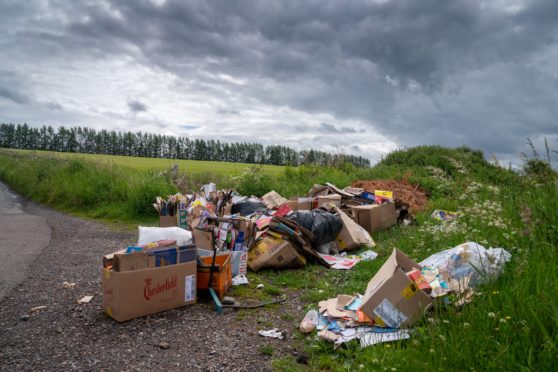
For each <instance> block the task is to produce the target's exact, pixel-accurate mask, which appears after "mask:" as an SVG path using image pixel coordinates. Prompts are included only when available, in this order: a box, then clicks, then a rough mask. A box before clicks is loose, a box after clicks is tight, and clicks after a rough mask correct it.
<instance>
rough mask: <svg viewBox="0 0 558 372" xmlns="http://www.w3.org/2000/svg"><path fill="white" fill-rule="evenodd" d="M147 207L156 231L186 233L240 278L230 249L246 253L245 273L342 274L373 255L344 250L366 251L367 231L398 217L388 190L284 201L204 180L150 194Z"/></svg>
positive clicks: (330, 190)
mask: <svg viewBox="0 0 558 372" xmlns="http://www.w3.org/2000/svg"><path fill="white" fill-rule="evenodd" d="M154 207H155V209H156V210H157V212H158V213H159V215H160V226H178V227H180V228H183V229H186V230H188V231H191V232H192V237H193V243H194V244H195V245H196V246H197V248H198V249H205V250H209V251H211V250H214V249H216V250H217V251H219V252H230V253H231V254H232V256H233V258H232V263H233V276H235V275H238V274H244V272H241V271H242V270H240V267H241V266H242V265H243V262H242V260H243V259H244V255H243V254H241V253H235V252H246V259H247V267H248V268H249V269H250V270H252V271H259V270H262V269H268V268H272V269H286V268H297V267H302V266H305V265H306V264H307V262H308V261H309V260H312V261H315V262H319V263H321V264H323V265H325V266H327V267H332V268H336V269H349V268H351V267H353V266H354V265H355V264H356V263H357V262H358V261H360V260H366V259H373V258H374V257H375V253H374V252H373V251H369V252H365V253H364V254H361V255H358V256H350V255H347V253H346V251H350V250H352V249H357V248H361V247H363V246H366V247H374V246H375V243H374V240H373V239H372V237H371V236H370V232H375V231H379V230H382V229H385V228H388V227H390V226H392V225H394V224H396V223H397V220H398V215H397V209H396V207H395V203H394V201H393V195H392V193H391V192H390V191H383V190H375V193H371V192H365V191H364V190H362V189H359V188H354V187H348V188H345V189H339V188H337V187H336V186H335V185H332V184H329V183H327V184H326V185H314V187H312V189H311V190H309V192H308V193H307V195H305V196H301V197H296V198H291V199H288V200H287V199H285V198H283V197H282V196H281V195H279V194H278V193H277V192H275V191H270V192H269V193H267V194H266V195H264V196H263V197H261V198H257V197H254V196H242V195H238V194H237V193H236V192H234V191H233V190H217V187H216V185H215V184H213V183H211V184H208V185H204V186H203V188H202V189H201V190H200V192H199V193H193V194H191V195H180V194H177V195H171V196H169V197H168V198H167V200H164V199H163V198H161V197H157V202H156V203H155V204H154Z"/></svg>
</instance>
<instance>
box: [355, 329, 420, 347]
mask: <svg viewBox="0 0 558 372" xmlns="http://www.w3.org/2000/svg"><path fill="white" fill-rule="evenodd" d="M409 337H411V334H410V332H409V330H408V329H400V330H398V331H396V332H383V333H377V332H368V333H366V334H364V335H362V336H360V337H359V339H360V347H362V348H364V347H368V346H372V345H376V344H380V343H383V342H390V341H397V340H405V339H408V338H409Z"/></svg>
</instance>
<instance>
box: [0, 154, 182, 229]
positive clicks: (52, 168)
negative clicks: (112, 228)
mask: <svg viewBox="0 0 558 372" xmlns="http://www.w3.org/2000/svg"><path fill="white" fill-rule="evenodd" d="M0 179H2V180H3V181H4V182H6V183H7V184H8V185H10V186H11V187H12V188H13V189H14V190H16V191H17V192H18V193H20V194H22V195H25V196H27V197H29V198H31V199H34V200H37V201H39V202H42V203H45V204H48V205H51V206H53V207H56V208H59V209H62V210H65V211H69V212H74V213H77V214H79V215H83V216H89V217H94V218H102V219H106V220H119V221H129V222H135V221H138V220H142V219H146V218H147V219H149V218H151V219H154V218H155V214H154V212H153V206H152V203H153V199H154V197H155V196H156V195H166V194H169V193H174V192H176V188H175V187H174V186H173V185H171V184H170V183H169V181H168V180H167V179H166V178H165V177H164V176H161V175H159V174H157V173H154V172H147V171H144V172H136V173H132V174H130V173H129V172H125V171H124V170H123V169H122V168H121V167H118V166H115V165H113V164H110V163H104V162H97V163H94V162H88V161H84V160H80V159H69V160H65V159H57V158H47V157H35V156H28V155H10V156H6V155H3V154H0Z"/></svg>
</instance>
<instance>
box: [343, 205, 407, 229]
mask: <svg viewBox="0 0 558 372" xmlns="http://www.w3.org/2000/svg"><path fill="white" fill-rule="evenodd" d="M351 209H352V211H353V213H354V215H355V221H356V222H357V223H358V224H359V225H360V226H362V227H364V228H365V229H366V231H371V232H376V231H380V230H383V229H387V228H388V227H390V226H393V225H395V224H396V223H397V213H396V210H395V203H384V204H370V205H360V206H351Z"/></svg>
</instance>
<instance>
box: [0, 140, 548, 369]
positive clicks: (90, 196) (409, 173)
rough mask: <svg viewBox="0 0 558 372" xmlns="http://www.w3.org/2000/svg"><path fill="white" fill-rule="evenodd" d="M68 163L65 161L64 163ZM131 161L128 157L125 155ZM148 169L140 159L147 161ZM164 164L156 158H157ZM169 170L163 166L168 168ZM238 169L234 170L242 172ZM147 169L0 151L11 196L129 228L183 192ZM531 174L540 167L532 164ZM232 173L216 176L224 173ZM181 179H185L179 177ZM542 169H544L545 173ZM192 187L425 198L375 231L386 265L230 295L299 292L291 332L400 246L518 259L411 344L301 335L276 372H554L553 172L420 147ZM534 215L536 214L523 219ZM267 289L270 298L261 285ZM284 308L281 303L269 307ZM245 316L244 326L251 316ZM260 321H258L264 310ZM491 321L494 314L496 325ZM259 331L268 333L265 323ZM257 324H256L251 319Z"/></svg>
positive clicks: (275, 277) (353, 288)
mask: <svg viewBox="0 0 558 372" xmlns="http://www.w3.org/2000/svg"><path fill="white" fill-rule="evenodd" d="M64 156H67V155H66V154H64ZM126 159H127V160H128V159H129V158H126ZM140 160H145V159H140ZM157 161H160V160H157ZM170 165H172V164H169V165H166V167H168V166H170ZM235 166H237V165H236V164H235ZM148 168H149V167H147V168H143V170H142V169H136V168H129V167H126V168H122V167H121V166H120V165H116V164H115V163H114V162H110V161H108V162H106V161H95V162H89V161H84V160H79V159H74V160H68V159H63V158H52V157H45V156H37V155H36V154H35V153H33V152H31V153H25V152H19V151H12V150H0V178H1V179H2V180H4V181H5V182H7V183H8V184H10V186H12V187H13V188H14V189H15V190H16V191H18V192H20V193H22V194H24V195H27V196H30V197H32V198H34V199H36V200H39V201H41V202H43V203H46V204H50V205H53V206H55V207H57V208H60V209H64V210H69V211H72V212H73V213H82V214H83V215H86V216H88V217H94V218H106V217H107V216H112V218H114V219H116V220H118V219H122V220H128V221H133V220H137V221H146V220H148V221H149V220H150V219H154V218H155V216H154V215H151V214H150V213H154V212H153V211H151V210H150V203H151V202H152V199H150V198H153V197H154V196H155V195H157V194H163V195H164V194H165V193H167V192H171V191H173V190H175V189H176V186H173V185H171V184H170V181H169V179H168V177H167V176H165V175H160V173H161V172H160V170H162V169H164V168H165V166H162V168H158V169H159V171H149V170H147V169H148ZM533 168H534V167H533ZM225 169H226V166H223V167H222V168H221V172H228V171H226V170H225ZM181 170H183V169H182V168H181ZM545 171H547V170H545ZM184 176H188V177H190V178H189V183H187V185H189V186H190V187H192V189H191V190H194V186H196V187H197V185H200V184H201V183H202V182H205V181H209V180H211V178H210V177H217V178H213V180H217V181H218V182H216V183H218V185H219V186H221V187H229V186H230V187H234V188H235V189H236V190H238V191H239V192H240V193H242V194H244V195H247V194H255V195H262V194H263V193H265V192H267V191H269V190H271V189H275V190H276V191H278V192H279V193H280V194H282V195H283V196H285V197H289V196H292V195H302V194H305V193H306V192H307V191H308V189H309V188H310V187H311V186H312V185H313V184H314V183H324V182H332V183H334V184H336V185H337V186H339V187H344V186H347V185H349V184H350V183H351V182H354V181H356V180H358V179H379V178H386V179H408V180H409V181H410V182H411V183H414V184H419V185H420V186H422V187H423V188H424V189H425V190H427V192H428V195H429V198H430V201H429V208H428V210H426V211H425V212H424V213H421V214H419V215H418V216H417V224H416V225H412V226H397V227H394V228H391V229H389V230H387V231H383V232H380V233H375V234H374V235H373V237H374V239H375V240H376V243H377V247H376V248H375V249H374V250H375V251H377V252H378V253H379V257H378V258H377V259H376V260H374V261H371V262H363V263H359V264H358V265H357V266H356V267H355V268H353V269H352V270H349V271H336V270H329V269H326V268H324V267H322V266H320V265H316V264H310V265H308V266H307V267H306V268H304V269H300V270H284V271H273V270H271V271H263V272H259V273H257V274H254V273H249V279H250V286H244V287H243V286H241V287H235V288H234V289H233V290H232V291H231V292H230V294H231V295H232V296H234V297H236V298H237V300H244V299H247V300H254V301H256V300H257V301H263V300H269V299H271V298H274V297H277V296H282V295H286V296H287V298H288V297H289V295H292V294H293V293H295V292H296V293H299V294H300V296H301V298H302V300H303V301H304V306H302V308H301V309H299V310H295V311H294V312H293V313H289V314H288V318H282V319H284V320H287V319H288V320H291V319H292V321H293V323H298V321H300V320H302V318H303V316H304V314H305V312H306V311H307V310H308V309H310V308H316V307H317V303H318V302H319V301H320V300H324V299H327V298H330V297H332V296H336V295H338V294H351V293H354V292H359V293H362V292H363V291H364V289H365V288H366V284H367V282H368V281H369V280H370V278H371V277H372V276H373V275H374V274H375V273H376V271H377V270H378V268H379V267H380V266H381V265H382V264H383V262H384V261H385V259H386V258H387V256H388V255H389V253H390V252H391V250H392V249H393V248H394V247H397V248H399V249H401V250H402V251H404V252H406V253H407V254H408V255H409V256H410V257H411V258H414V259H416V260H417V261H420V260H422V259H424V258H426V257H428V256H429V255H431V254H433V253H435V252H438V251H441V250H443V249H447V248H451V247H454V246H456V245H458V244H460V243H463V242H465V241H476V242H478V243H480V244H482V245H484V246H486V247H490V246H492V247H503V248H505V249H507V250H508V251H510V252H511V253H512V261H511V262H510V263H508V264H507V266H506V270H505V272H504V273H503V275H501V277H500V278H499V279H498V280H497V281H495V282H492V283H489V284H487V285H485V286H483V287H482V288H479V290H478V291H477V293H478V295H477V296H475V297H474V300H473V302H472V303H470V304H468V305H466V306H465V307H463V308H462V310H459V311H457V310H454V309H452V308H445V309H440V310H439V311H437V312H436V313H435V314H432V315H431V316H430V318H432V321H428V320H426V319H425V320H423V321H421V322H419V323H417V324H416V325H415V326H414V327H413V328H414V329H415V333H414V334H413V336H412V338H411V339H410V340H407V341H402V342H394V343H388V344H381V345H376V346H373V347H369V348H365V349H361V348H360V346H359V345H358V342H351V343H349V344H347V345H345V346H343V347H341V348H340V349H339V350H337V351H335V352H334V351H333V348H332V345H331V344H330V343H327V342H325V341H321V340H319V339H317V338H316V337H315V335H310V336H302V335H299V336H298V339H297V340H294V341H293V342H296V343H297V345H299V344H302V345H303V346H302V348H303V351H304V353H305V354H307V355H308V356H309V359H308V366H306V365H300V364H297V363H296V361H295V359H294V358H293V357H290V356H280V355H275V356H276V357H277V358H278V359H276V360H274V361H273V367H274V368H275V369H276V370H300V369H310V370H333V371H342V370H343V371H345V370H360V369H364V370H384V369H386V370H392V369H395V370H402V369H407V368H408V367H412V368H415V369H421V370H436V371H442V370H443V371H446V370H471V371H472V370H475V371H480V370H482V371H484V370H492V371H493V370H534V371H543V370H552V369H553V368H554V366H555V364H556V362H557V361H558V348H557V343H558V332H557V330H558V300H557V299H558V270H557V268H558V250H557V246H558V190H557V185H556V175H555V173H551V174H550V175H549V174H548V172H547V173H545V175H544V177H538V176H537V175H536V174H531V176H530V177H527V176H522V175H519V174H517V173H514V172H512V171H510V170H507V169H503V168H500V167H496V166H494V165H491V164H489V163H488V162H486V161H485V160H484V158H483V157H482V154H481V153H480V152H478V151H472V150H470V149H467V148H459V149H446V148H442V147H437V146H428V147H426V146H424V147H417V148H413V149H408V150H402V151H396V152H394V153H392V154H389V155H388V156H387V157H386V158H385V159H384V160H383V161H382V162H380V164H378V165H376V166H375V167H373V168H371V169H356V168H354V167H351V166H343V167H341V168H339V169H334V168H323V167H298V168H290V167H285V168H284V169H283V170H280V171H278V172H276V173H270V172H268V171H266V170H265V167H254V166H247V168H244V170H239V171H238V173H236V174H234V175H233V176H231V175H229V174H224V173H219V174H211V173H210V174H207V173H199V174H197V175H195V174H193V173H192V174H182V175H181V177H184ZM433 209H450V210H459V211H461V212H462V213H463V218H461V219H460V220H459V222H458V223H455V224H444V223H440V222H438V221H435V220H433V219H431V218H430V213H431V212H432V210H433ZM527 210H530V215H529V216H528V214H529V213H527ZM259 283H262V284H264V289H262V290H256V289H255V286H256V285H257V284H259ZM266 311H268V312H275V311H281V306H280V305H279V306H275V307H268V308H266ZM255 314H256V313H255V312H253V311H249V310H246V311H245V310H241V311H238V312H237V318H238V319H242V318H244V317H246V316H250V317H252V316H256V315H255ZM258 314H260V313H258ZM489 314H490V315H492V314H494V316H489ZM257 317H261V319H260V320H261V322H260V323H257V322H256V324H259V325H263V324H268V323H267V322H269V320H268V318H266V317H262V315H261V314H260V315H257ZM254 320H255V319H254Z"/></svg>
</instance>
